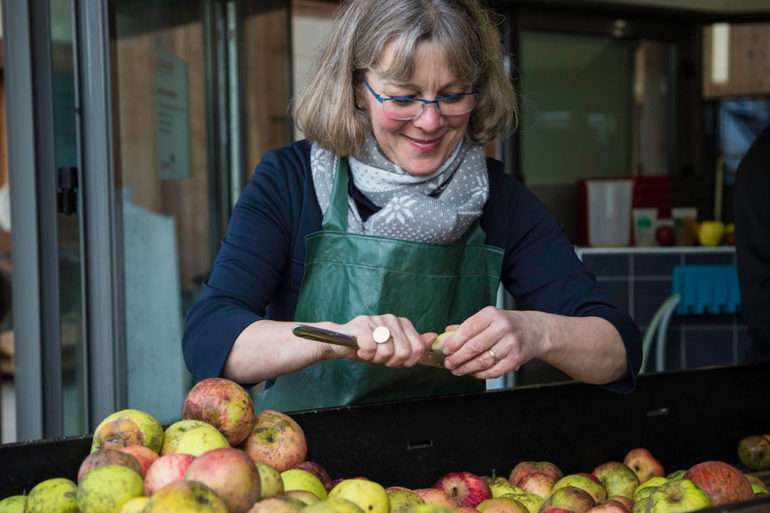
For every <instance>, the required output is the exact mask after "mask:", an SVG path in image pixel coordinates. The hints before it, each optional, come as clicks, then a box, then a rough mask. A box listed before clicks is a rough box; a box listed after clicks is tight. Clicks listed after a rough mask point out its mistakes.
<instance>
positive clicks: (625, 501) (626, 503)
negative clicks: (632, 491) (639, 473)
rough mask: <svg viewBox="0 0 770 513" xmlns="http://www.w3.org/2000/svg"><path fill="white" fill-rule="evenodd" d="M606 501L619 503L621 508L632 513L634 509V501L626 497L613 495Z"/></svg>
mask: <svg viewBox="0 0 770 513" xmlns="http://www.w3.org/2000/svg"><path fill="white" fill-rule="evenodd" d="M607 501H608V502H609V501H613V502H617V503H619V504H620V505H621V506H623V507H624V508H626V509H627V510H628V511H632V510H633V509H634V500H633V499H630V498H628V497H623V496H622V495H615V496H612V497H610V498H609V499H607Z"/></svg>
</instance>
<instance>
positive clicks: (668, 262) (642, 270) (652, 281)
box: [577, 248, 751, 370]
mask: <svg viewBox="0 0 770 513" xmlns="http://www.w3.org/2000/svg"><path fill="white" fill-rule="evenodd" d="M577 252H578V255H579V256H580V258H581V259H582V260H583V263H584V264H585V265H586V267H587V268H588V269H589V270H591V272H593V273H594V274H595V275H596V279H597V282H598V286H599V288H600V290H602V291H603V292H604V293H605V294H606V295H607V297H608V298H609V299H610V301H612V302H613V303H614V304H616V305H617V306H618V308H620V309H623V310H625V311H627V312H628V313H629V314H630V315H631V317H632V318H633V319H634V321H636V323H637V324H638V325H639V327H640V329H641V330H642V333H644V331H645V330H646V329H647V327H648V325H649V323H650V321H651V320H652V317H653V315H655V312H656V311H657V309H658V308H659V307H660V305H661V304H662V303H663V301H665V300H666V299H667V298H668V297H669V296H670V295H671V274H672V272H673V268H674V266H677V265H682V264H694V265H725V264H727V265H730V264H734V263H735V253H734V252H731V251H728V252H724V251H715V252H687V251H683V252H677V251H671V250H663V251H661V252H654V251H653V252H649V251H643V252H639V251H636V250H635V249H634V248H629V251H628V252H618V251H617V250H612V251H609V252H607V253H597V252H594V251H593V250H592V251H590V252H588V253H585V254H581V250H580V249H578V250H577ZM666 340H667V341H666V369H668V370H676V369H684V368H694V367H702V366H711V365H730V364H741V363H747V361H748V358H749V348H750V342H751V341H750V337H749V333H748V331H747V329H746V326H745V324H744V323H743V321H742V320H741V317H740V314H739V315H705V316H677V315H676V314H675V315H674V316H673V317H672V318H671V321H670V323H669V327H668V333H667V337H666ZM653 344H654V342H653ZM649 358H650V363H649V365H648V369H654V366H655V347H654V345H653V347H652V348H651V351H650V355H649Z"/></svg>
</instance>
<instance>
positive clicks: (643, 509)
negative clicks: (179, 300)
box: [0, 378, 770, 513]
mask: <svg viewBox="0 0 770 513" xmlns="http://www.w3.org/2000/svg"><path fill="white" fill-rule="evenodd" d="M747 438H750V439H751V440H748V441H746V442H745V441H744V440H745V439H744V440H742V441H741V444H739V455H740V456H739V457H740V459H741V460H742V462H743V460H744V456H745V457H746V458H747V461H750V462H752V465H754V466H751V465H747V466H748V467H749V468H752V469H754V468H755V467H756V466H757V465H762V464H764V462H766V461H770V435H764V436H760V437H747ZM757 438H759V439H761V440H758V439H757ZM763 448H764V449H767V450H766V452H762V450H763ZM307 452H308V450H307V442H306V439H305V435H304V433H303V431H302V428H301V427H300V426H299V425H298V424H297V423H296V422H295V421H294V420H293V419H292V418H291V417H289V416H288V415H285V414H283V413H280V412H277V411H273V410H264V411H262V412H259V413H258V414H257V413H255V411H254V409H253V406H252V401H251V398H250V396H249V394H248V393H247V392H246V391H245V390H244V389H243V388H242V387H241V386H239V385H238V384H236V383H234V382H232V381H229V380H225V379H220V378H212V379H207V380H203V381H201V382H200V383H198V384H197V385H195V387H193V388H192V390H190V392H189V394H188V395H187V397H186V398H185V402H184V406H183V410H182V420H180V421H178V422H176V423H174V424H171V425H170V426H168V428H166V429H165V430H164V429H163V427H162V426H161V425H160V423H159V422H158V421H157V420H156V419H155V418H154V417H152V416H151V415H149V414H148V413H145V412H142V411H138V410H122V411H119V412H116V413H113V414H112V415H110V416H108V417H107V418H105V419H104V420H103V421H102V422H101V423H100V424H99V426H98V427H97V429H96V431H95V433H94V437H93V444H92V447H91V452H90V454H88V455H87V456H86V457H85V458H84V460H83V462H82V464H81V465H80V469H79V471H78V475H77V478H76V482H75V481H73V480H71V479H69V478H67V477H59V478H53V479H48V480H45V481H42V482H40V483H38V484H37V485H35V486H34V487H33V488H32V489H31V490H30V491H29V493H28V494H26V495H17V496H12V497H7V498H5V499H3V500H0V513H139V512H142V513H193V512H196V513H197V512H200V513H587V512H589V513H678V512H685V511H695V510H698V509H701V508H705V507H708V506H712V505H721V504H726V503H729V502H737V501H743V500H747V499H751V498H752V497H753V496H754V495H755V494H763V493H765V494H766V493H768V490H767V488H766V487H765V486H764V485H763V484H762V482H761V481H759V480H758V479H757V478H755V477H754V476H751V475H744V474H743V473H742V472H741V471H740V470H738V469H737V468H735V467H732V466H730V465H728V464H726V463H722V462H718V461H708V462H704V463H700V464H698V465H695V466H693V467H692V468H690V469H689V470H686V471H685V470H680V471H677V472H674V473H672V474H669V475H667V476H665V477H664V475H665V474H664V469H663V466H662V465H661V464H660V462H659V461H658V460H656V459H655V458H654V457H653V456H652V454H650V452H649V451H647V450H646V449H641V448H638V449H633V450H631V451H629V453H628V454H627V455H626V457H625V459H624V461H623V463H621V462H607V463H603V464H601V465H599V466H598V467H596V468H595V469H593V471H592V472H590V473H589V472H586V473H578V474H571V475H566V476H565V475H563V474H562V472H561V470H560V469H559V468H558V467H557V466H556V465H554V464H553V463H550V462H542V461H524V462H519V463H518V464H517V465H515V466H514V467H513V470H512V471H511V473H510V475H509V477H508V478H505V477H494V476H492V477H489V476H479V475H475V474H472V473H469V472H451V473H448V474H446V475H444V476H442V477H441V478H440V479H438V481H437V482H436V483H435V484H434V485H433V486H432V487H426V488H420V489H408V488H405V487H399V486H391V487H388V488H384V487H383V486H381V485H380V484H378V483H376V482H374V481H371V480H368V479H366V478H364V477H355V478H352V479H336V480H332V479H331V477H330V476H329V474H328V473H327V472H326V471H325V470H324V468H323V467H322V466H321V465H319V464H317V463H313V462H310V461H307V459H306V458H307ZM763 458H765V459H763ZM744 464H746V463H745V462H744ZM768 465H770V463H768Z"/></svg>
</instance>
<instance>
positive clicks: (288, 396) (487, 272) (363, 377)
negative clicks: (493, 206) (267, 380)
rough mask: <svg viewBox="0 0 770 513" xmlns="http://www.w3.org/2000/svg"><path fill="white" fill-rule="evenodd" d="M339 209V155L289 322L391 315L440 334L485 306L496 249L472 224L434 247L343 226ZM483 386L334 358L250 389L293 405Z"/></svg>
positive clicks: (493, 280) (342, 174)
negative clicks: (463, 232)
mask: <svg viewBox="0 0 770 513" xmlns="http://www.w3.org/2000/svg"><path fill="white" fill-rule="evenodd" d="M347 212H348V163H347V159H340V164H338V166H337V172H336V177H335V180H334V186H333V188H332V194H331V199H330V205H329V208H328V209H327V211H326V214H325V215H324V218H323V224H322V228H321V231H320V232H315V233H312V234H309V235H308V236H307V237H306V245H307V246H306V257H305V271H304V278H303V282H302V287H301V289H300V292H299V299H298V302H297V309H296V312H295V315H294V318H295V319H296V320H297V322H317V321H331V322H336V323H346V322H348V321H350V320H351V319H353V318H354V317H356V316H357V315H379V314H386V313H391V314H394V315H396V316H399V317H406V318H407V319H409V320H410V321H411V322H412V324H414V326H415V328H416V329H417V331H418V332H419V333H424V332H427V331H435V332H438V333H440V332H441V331H443V329H444V327H445V326H447V325H449V324H459V323H461V322H462V321H464V320H465V319H467V318H468V317H470V316H471V315H473V314H475V313H476V312H478V311H479V310H481V309H482V308H483V307H485V306H488V305H494V304H495V302H496V298H497V289H498V285H499V282H500V269H501V266H502V259H503V251H502V250H501V249H499V248H496V247H492V246H487V245H485V244H484V232H483V230H482V229H481V227H480V226H479V223H478V222H476V223H475V224H474V225H473V226H472V227H471V228H470V229H469V230H468V233H467V234H466V236H465V239H464V240H463V241H461V242H459V243H456V244H452V245H435V244H426V243H420V242H411V241H402V240H396V239H389V238H384V237H373V236H370V235H363V234H354V233H348V232H347V224H348V222H347V220H348V215H347ZM313 343H314V342H310V341H308V344H313ZM483 389H484V382H483V381H482V380H478V379H475V378H472V377H457V376H454V375H452V373H451V372H449V371H446V370H444V369H435V368H430V367H425V366H422V365H417V366H414V367H411V368H401V369H391V368H388V367H385V366H384V365H377V364H370V363H363V362H358V361H352V360H347V359H341V360H331V361H323V362H318V363H315V364H313V365H311V366H309V367H306V368H304V369H302V370H299V371H297V372H293V373H290V374H286V375H283V376H280V377H279V378H277V379H276V380H275V382H273V384H272V386H270V387H268V388H267V389H266V390H264V391H262V392H259V393H257V394H256V396H255V406H256V407H257V408H258V409H264V408H271V409H276V410H281V411H294V410H305V409H314V408H325V407H332V406H341V405H348V404H353V403H363V402H374V401H388V400H398V399H406V398H410V397H421V396H431V395H445V394H455V393H465V392H478V391H481V390H483Z"/></svg>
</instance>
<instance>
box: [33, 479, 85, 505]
mask: <svg viewBox="0 0 770 513" xmlns="http://www.w3.org/2000/svg"><path fill="white" fill-rule="evenodd" d="M77 489H78V487H77V485H76V484H75V483H73V482H72V481H70V480H69V479H64V478H62V477H55V478H53V479H46V480H45V481H42V482H40V483H38V484H36V485H35V487H34V488H32V490H30V491H29V495H27V505H26V506H25V509H24V513H78V501H77V499H75V494H76V493H77Z"/></svg>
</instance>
